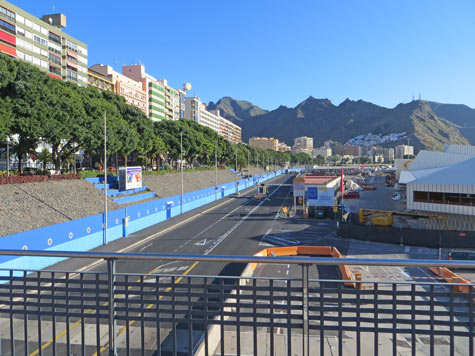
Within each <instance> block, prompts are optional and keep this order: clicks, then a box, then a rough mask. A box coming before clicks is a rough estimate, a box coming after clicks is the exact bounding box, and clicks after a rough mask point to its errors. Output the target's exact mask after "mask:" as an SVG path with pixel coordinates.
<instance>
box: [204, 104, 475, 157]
mask: <svg viewBox="0 0 475 356" xmlns="http://www.w3.org/2000/svg"><path fill="white" fill-rule="evenodd" d="M242 103H245V105H244V106H243V104H242ZM210 104H212V105H211V108H214V107H216V108H220V109H221V108H227V110H226V111H224V112H223V111H222V112H221V113H222V115H223V116H224V117H225V118H227V119H230V120H231V121H233V122H234V123H236V124H238V125H239V126H241V127H242V136H243V141H244V142H247V141H248V139H249V138H250V137H253V136H265V137H271V136H272V137H275V138H278V139H279V140H280V141H283V142H285V143H287V144H289V145H291V144H292V143H293V139H294V138H295V137H298V136H309V137H313V138H314V146H316V147H318V146H320V145H322V144H323V141H324V140H330V139H331V140H333V141H338V142H342V143H344V142H346V141H347V140H348V139H350V138H352V137H355V136H358V135H364V134H367V133H376V134H378V133H382V134H389V133H398V132H407V137H406V138H405V139H404V140H400V141H401V142H392V143H391V144H388V146H389V145H395V144H400V143H406V144H407V138H409V139H410V142H411V145H414V146H415V147H416V150H420V149H429V150H443V145H444V144H447V143H452V144H469V140H467V138H466V137H465V136H464V135H463V132H465V131H466V132H468V133H472V134H473V139H474V140H473V141H472V143H474V142H475V109H471V108H470V107H468V106H466V105H459V104H442V103H437V102H431V101H424V100H415V101H412V102H409V103H406V104H404V103H401V104H398V105H396V106H395V107H394V108H386V107H383V106H379V105H377V104H373V103H371V102H367V101H364V100H361V99H360V100H356V101H355V100H350V99H348V98H347V99H345V100H344V101H343V102H341V103H340V104H339V105H335V104H333V103H332V102H331V101H330V100H329V99H318V98H315V97H313V96H309V97H308V98H306V99H305V100H303V101H302V102H300V103H299V104H297V105H296V106H295V107H287V106H284V105H281V106H279V107H278V108H277V109H275V110H271V111H267V110H263V109H261V108H259V107H258V106H256V105H254V104H252V103H251V102H249V101H242V100H235V99H233V98H231V97H224V98H222V99H220V100H219V101H218V102H217V103H216V104H214V103H210ZM229 108H232V110H231V109H229ZM236 108H237V109H236ZM250 108H257V109H260V111H259V110H255V111H252V110H250ZM259 112H261V114H258V113H259ZM472 128H473V129H472ZM464 130H465V131H464ZM468 136H469V135H468ZM470 138H471V137H470Z"/></svg>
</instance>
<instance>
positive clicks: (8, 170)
mask: <svg viewBox="0 0 475 356" xmlns="http://www.w3.org/2000/svg"><path fill="white" fill-rule="evenodd" d="M7 177H10V137H9V136H7Z"/></svg>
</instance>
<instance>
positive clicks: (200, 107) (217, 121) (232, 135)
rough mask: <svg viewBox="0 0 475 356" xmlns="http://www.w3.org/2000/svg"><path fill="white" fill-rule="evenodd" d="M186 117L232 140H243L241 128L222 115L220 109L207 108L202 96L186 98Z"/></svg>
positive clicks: (236, 141)
mask: <svg viewBox="0 0 475 356" xmlns="http://www.w3.org/2000/svg"><path fill="white" fill-rule="evenodd" d="M185 118H186V119H188V120H193V121H195V122H197V123H199V124H200V125H203V126H206V127H209V128H210V129H212V130H213V131H215V132H217V133H218V135H220V136H222V137H224V138H225V139H227V140H228V141H230V142H234V143H239V142H241V128H240V127H239V126H238V125H236V124H233V123H232V122H231V121H229V120H226V119H225V118H224V117H222V116H221V115H220V113H219V110H213V111H208V110H206V105H205V104H204V103H202V102H201V99H200V98H197V97H191V98H186V99H185Z"/></svg>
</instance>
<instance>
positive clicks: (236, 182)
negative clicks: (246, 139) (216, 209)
mask: <svg viewBox="0 0 475 356" xmlns="http://www.w3.org/2000/svg"><path fill="white" fill-rule="evenodd" d="M234 150H235V151H236V164H235V167H234V173H235V186H236V194H237V192H238V181H237V143H236V144H235V146H234Z"/></svg>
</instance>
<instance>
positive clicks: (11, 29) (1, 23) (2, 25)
mask: <svg viewBox="0 0 475 356" xmlns="http://www.w3.org/2000/svg"><path fill="white" fill-rule="evenodd" d="M0 29H2V30H4V31H7V32H10V33H11V34H13V35H15V34H16V31H15V26H13V25H12V24H10V23H8V22H6V21H3V20H1V19H0Z"/></svg>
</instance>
